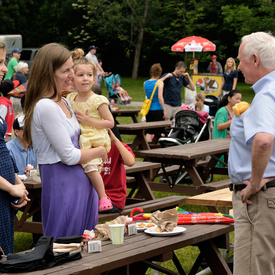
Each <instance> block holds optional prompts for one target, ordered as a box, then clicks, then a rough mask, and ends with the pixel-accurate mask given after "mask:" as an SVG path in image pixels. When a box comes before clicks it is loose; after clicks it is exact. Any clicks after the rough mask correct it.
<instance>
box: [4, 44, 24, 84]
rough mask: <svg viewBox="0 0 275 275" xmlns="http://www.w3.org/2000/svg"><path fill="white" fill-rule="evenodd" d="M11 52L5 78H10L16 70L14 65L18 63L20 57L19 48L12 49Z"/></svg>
mask: <svg viewBox="0 0 275 275" xmlns="http://www.w3.org/2000/svg"><path fill="white" fill-rule="evenodd" d="M11 54H12V58H11V59H10V61H9V63H8V65H7V68H8V72H7V73H6V75H5V80H6V79H11V78H12V76H13V74H14V73H15V72H16V66H17V65H18V60H19V59H20V57H21V51H20V50H19V49H13V50H12V52H11Z"/></svg>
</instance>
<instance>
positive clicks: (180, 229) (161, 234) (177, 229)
mask: <svg viewBox="0 0 275 275" xmlns="http://www.w3.org/2000/svg"><path fill="white" fill-rule="evenodd" d="M185 230H186V228H185V227H180V226H176V227H175V228H174V230H173V231H172V232H155V228H147V229H145V230H144V232H145V233H147V234H150V235H152V236H158V237H166V236H175V235H179V234H181V233H182V232H184V231H185Z"/></svg>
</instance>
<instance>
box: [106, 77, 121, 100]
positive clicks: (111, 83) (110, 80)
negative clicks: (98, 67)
mask: <svg viewBox="0 0 275 275" xmlns="http://www.w3.org/2000/svg"><path fill="white" fill-rule="evenodd" d="M104 82H105V86H106V88H107V98H108V100H109V101H110V100H111V99H114V101H115V102H117V101H118V100H120V97H119V94H117V93H115V91H114V90H113V88H114V87H115V84H116V81H115V76H114V75H113V74H111V75H110V76H108V77H105V78H104Z"/></svg>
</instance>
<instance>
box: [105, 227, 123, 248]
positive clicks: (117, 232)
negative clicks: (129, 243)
mask: <svg viewBox="0 0 275 275" xmlns="http://www.w3.org/2000/svg"><path fill="white" fill-rule="evenodd" d="M109 227H110V231H111V239H112V244H123V240H124V228H125V225H124V224H109Z"/></svg>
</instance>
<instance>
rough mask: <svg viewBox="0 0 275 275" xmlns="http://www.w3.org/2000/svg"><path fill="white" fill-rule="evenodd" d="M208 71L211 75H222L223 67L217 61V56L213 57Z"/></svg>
mask: <svg viewBox="0 0 275 275" xmlns="http://www.w3.org/2000/svg"><path fill="white" fill-rule="evenodd" d="M207 71H208V72H209V73H211V74H222V73H223V70H222V65H221V63H220V62H218V61H217V56H216V55H212V62H210V63H209V65H208V67H207Z"/></svg>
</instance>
